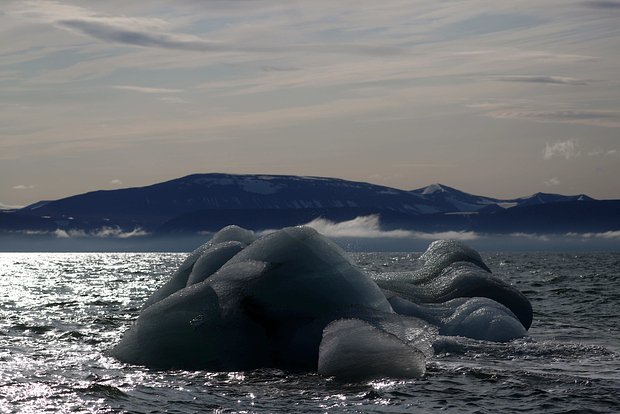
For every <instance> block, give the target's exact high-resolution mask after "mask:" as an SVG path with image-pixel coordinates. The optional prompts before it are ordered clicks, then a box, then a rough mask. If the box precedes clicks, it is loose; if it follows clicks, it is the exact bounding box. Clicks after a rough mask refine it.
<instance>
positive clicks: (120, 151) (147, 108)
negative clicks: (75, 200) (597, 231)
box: [0, 0, 620, 207]
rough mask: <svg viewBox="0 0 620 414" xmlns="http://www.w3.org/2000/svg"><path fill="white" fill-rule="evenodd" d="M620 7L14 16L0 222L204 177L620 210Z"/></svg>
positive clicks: (58, 10)
mask: <svg viewBox="0 0 620 414" xmlns="http://www.w3.org/2000/svg"><path fill="white" fill-rule="evenodd" d="M618 22H620V1H572V0H559V1H554V0H545V1H539V0H536V1H534V0H525V1H511V2H508V1H502V2H498V1H478V0H446V1H437V0H431V1H416V0H410V1H399V0H393V1H388V2H377V1H365V0H356V1H322V0H313V1H303V2H301V1H285V2H282V1H277V2H273V1H262V0H227V1H209V0H201V1H198V0H194V1H174V2H173V1H158V0H149V1H131V2H127V1H116V0H108V1H27V0H19V1H6V0H3V1H2V2H1V3H0V39H2V40H0V206H4V207H7V206H23V205H27V204H30V203H33V202H36V201H39V200H49V199H58V198H62V197H66V196H70V195H73V194H78V193H83V192H86V191H92V190H97V189H115V188H124V187H134V186H142V185H148V184H153V183H156V182H161V181H165V180H169V179H173V178H177V177H181V176H184V175H188V174H193V173H207V172H226V173H239V174H246V173H260V174H294V175H314V176H327V177H339V178H344V179H350V180H356V181H366V182H372V183H375V184H381V185H387V186H391V187H396V188H401V189H414V188H419V187H423V186H426V185H428V184H431V183H443V184H446V185H449V186H452V187H456V188H458V189H461V190H463V191H467V192H469V193H474V194H479V195H486V196H494V197H503V198H512V197H517V196H524V195H529V194H532V193H535V192H538V191H543V192H553V193H562V194H579V193H586V194H588V195H590V196H593V197H595V198H602V199H605V198H620V184H618V177H620V53H619V51H620V24H618Z"/></svg>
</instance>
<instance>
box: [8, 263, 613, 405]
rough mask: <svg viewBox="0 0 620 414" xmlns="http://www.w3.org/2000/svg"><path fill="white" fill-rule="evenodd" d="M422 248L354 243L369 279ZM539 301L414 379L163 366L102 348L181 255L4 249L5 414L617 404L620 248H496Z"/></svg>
mask: <svg viewBox="0 0 620 414" xmlns="http://www.w3.org/2000/svg"><path fill="white" fill-rule="evenodd" d="M418 256H419V253H352V257H353V259H354V261H355V262H356V263H357V264H358V265H359V266H360V267H361V268H363V269H364V270H365V271H366V272H368V273H369V274H370V275H373V274H376V273H381V272H407V271H411V270H412V269H414V268H415V267H416V263H415V261H416V258H417V257H418ZM482 256H483V258H484V260H485V262H486V263H487V264H488V265H489V267H490V268H491V269H492V270H493V272H494V273H495V274H497V275H499V276H500V277H502V278H504V279H506V280H507V281H509V282H510V283H512V284H514V285H515V286H516V287H517V288H518V289H519V290H521V291H522V292H523V293H524V294H525V295H526V296H527V297H528V298H529V299H530V301H531V302H532V306H533V308H534V322H533V324H532V328H531V329H530V331H529V333H530V336H529V337H527V338H524V339H520V340H516V341H512V342H509V343H490V342H483V341H475V340H470V339H464V338H454V339H451V340H447V341H444V342H443V343H441V344H439V345H438V346H437V347H436V353H435V355H434V357H433V358H431V359H430V360H429V361H428V363H427V373H426V375H425V376H424V377H423V378H420V379H415V380H395V379H391V378H384V379H380V380H375V381H366V382H357V383H342V382H338V381H335V380H333V379H331V378H324V377H321V376H319V375H317V374H315V373H289V372H284V371H280V370H273V369H261V370H255V371H248V372H205V371H180V370H173V371H158V370H152V369H147V368H144V367H141V366H133V365H127V364H122V363H120V362H118V361H116V360H115V359H114V358H112V357H110V356H109V355H108V350H109V349H110V348H111V347H112V346H113V345H114V344H115V343H116V342H117V341H118V340H119V338H120V335H121V334H122V333H123V332H124V331H125V330H126V329H127V328H128V327H129V325H130V324H131V323H132V321H133V320H135V318H136V317H137V315H138V313H139V309H140V307H141V306H142V304H143V303H144V301H145V300H146V298H147V297H148V296H149V295H150V294H151V293H152V292H153V291H154V290H155V289H156V288H157V287H158V286H160V285H162V284H163V283H164V282H165V281H166V280H167V278H168V277H169V276H170V275H171V274H172V272H174V270H175V269H176V268H177V267H178V266H179V264H180V263H181V261H182V260H183V259H184V257H185V255H183V254H172V253H171V254H168V253H52V254H50V253H2V254H0V412H2V413H4V412H6V413H42V412H54V413H57V412H101V413H106V412H130V413H149V412H152V413H159V412H171V413H193V412H218V413H220V412H222V413H223V412H265V413H266V412H283V413H288V412H297V413H306V412H308V413H314V412H317V413H320V412H363V413H367V412H377V413H379V412H394V413H396V412H423V413H424V412H429V413H430V412H437V411H447V412H458V413H468V412H470V413H480V412H483V413H484V412H488V413H497V412H548V413H554V412H557V413H560V412H562V413H564V412H590V413H599V412H600V413H603V412H604V413H607V412H620V315H619V314H620V253H583V254H575V253H570V254H568V253H567V254H563V253H488V254H484V253H483V254H482Z"/></svg>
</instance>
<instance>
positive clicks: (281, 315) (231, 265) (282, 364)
mask: <svg viewBox="0 0 620 414" xmlns="http://www.w3.org/2000/svg"><path fill="white" fill-rule="evenodd" d="M421 263H422V266H421V268H420V269H419V270H418V271H417V272H414V273H411V274H406V275H401V276H400V277H398V278H392V279H382V278H378V280H377V282H375V281H373V280H372V279H371V278H370V277H368V276H367V275H366V274H365V273H364V272H363V271H362V270H360V269H359V268H358V267H356V266H355V265H354V264H353V263H352V262H351V260H350V259H349V258H348V257H347V255H346V254H345V253H344V251H342V249H340V248H339V247H338V246H337V245H336V244H335V243H333V242H332V241H330V240H328V239H327V238H325V237H323V236H321V235H320V234H319V233H317V232H316V231H315V230H313V229H311V228H304V227H294V228H286V229H282V230H280V231H277V232H274V233H272V234H269V235H267V236H264V237H262V238H259V239H255V237H254V234H253V233H252V232H250V231H248V230H245V229H242V228H240V227H236V226H229V227H226V228H224V229H222V230H221V231H220V232H218V233H216V234H215V235H214V236H213V238H212V239H211V240H210V241H209V242H208V243H206V244H204V245H202V246H200V247H199V248H198V249H196V250H195V251H194V252H192V253H191V254H190V255H189V256H188V258H187V259H186V260H185V261H184V262H183V263H182V264H181V266H180V267H179V269H178V270H177V271H176V272H175V273H174V275H172V277H171V279H170V280H169V281H168V282H167V283H165V284H164V285H163V286H162V287H161V288H159V289H158V290H157V291H156V292H155V293H153V295H152V296H151V297H150V298H149V299H148V300H147V301H146V304H145V305H144V307H143V310H142V312H141V314H140V316H139V317H138V319H137V320H136V322H135V323H134V324H133V326H132V327H131V328H130V329H129V330H128V331H127V332H125V334H124V335H123V337H122V339H121V341H120V342H119V343H118V344H117V346H116V347H114V349H113V350H112V354H113V355H114V356H115V357H116V358H118V359H119V360H121V361H124V362H128V363H134V364H142V365H146V366H150V367H154V368H184V369H208V370H217V371H230V370H246V369H253V368H260V367H277V368H283V369H292V370H317V371H318V372H319V373H321V374H324V375H330V376H335V377H338V378H341V379H345V380H359V379H368V378H376V377H382V376H390V377H418V376H421V375H423V374H424V372H425V364H426V360H427V359H428V358H430V357H432V350H431V344H432V343H433V341H434V340H435V339H436V337H437V334H438V333H439V334H441V335H460V336H467V337H470V338H474V339H484V340H492V341H507V340H510V339H513V338H518V337H521V336H524V335H526V328H527V327H529V324H527V326H525V325H526V323H522V322H523V321H525V322H527V318H528V313H527V310H528V309H529V321H530V322H531V306H529V302H528V301H527V299H525V297H523V295H521V294H520V293H519V292H518V291H517V290H516V289H514V288H512V287H511V286H510V285H508V284H507V283H505V282H502V281H501V280H500V279H498V278H496V277H495V276H493V275H492V274H491V273H490V272H489V269H488V268H487V267H486V265H485V264H484V262H483V261H482V259H481V258H480V255H478V253H477V252H475V251H474V250H472V249H470V248H468V247H466V246H464V245H462V244H460V243H458V242H453V241H441V242H435V243H433V244H432V245H431V247H430V248H429V251H427V252H426V253H425V254H424V255H423V256H422V260H421ZM528 306H529V308H528ZM520 320H521V322H520Z"/></svg>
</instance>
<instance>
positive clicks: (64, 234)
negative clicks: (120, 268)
mask: <svg viewBox="0 0 620 414" xmlns="http://www.w3.org/2000/svg"><path fill="white" fill-rule="evenodd" d="M51 234H52V235H54V236H56V237H57V238H59V239H68V238H80V237H98V238H116V239H128V238H130V237H142V236H148V235H149V234H150V233H148V232H147V231H145V230H143V229H141V228H140V227H136V228H135V229H133V230H131V231H123V230H121V229H120V228H119V227H101V228H99V229H95V230H92V231H88V232H87V231H85V230H64V229H56V230H55V231H53V232H51Z"/></svg>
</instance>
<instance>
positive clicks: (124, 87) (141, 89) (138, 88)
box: [112, 85, 183, 94]
mask: <svg viewBox="0 0 620 414" xmlns="http://www.w3.org/2000/svg"><path fill="white" fill-rule="evenodd" d="M112 88H113V89H121V90H125V91H132V92H139V93H147V94H159V93H179V92H183V89H167V88H150V87H146V86H133V85H114V86H112Z"/></svg>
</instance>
